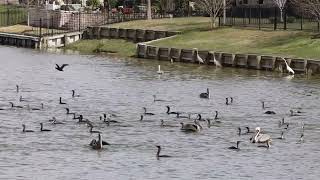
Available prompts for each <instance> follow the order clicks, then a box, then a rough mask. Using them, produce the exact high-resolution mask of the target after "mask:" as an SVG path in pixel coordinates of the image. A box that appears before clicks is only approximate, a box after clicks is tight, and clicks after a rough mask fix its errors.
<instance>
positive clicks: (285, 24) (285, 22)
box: [282, 8, 287, 30]
mask: <svg viewBox="0 0 320 180" xmlns="http://www.w3.org/2000/svg"><path fill="white" fill-rule="evenodd" d="M283 11H284V13H282V15H283V16H284V19H283V21H284V25H283V29H284V30H287V9H286V8H285V9H283Z"/></svg>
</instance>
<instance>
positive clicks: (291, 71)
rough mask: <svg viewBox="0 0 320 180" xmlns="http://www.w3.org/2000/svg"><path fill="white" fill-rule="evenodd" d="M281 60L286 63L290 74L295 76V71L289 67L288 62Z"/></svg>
mask: <svg viewBox="0 0 320 180" xmlns="http://www.w3.org/2000/svg"><path fill="white" fill-rule="evenodd" d="M281 59H282V60H283V61H284V63H285V64H286V68H287V71H288V72H289V74H292V75H294V71H293V69H292V68H291V67H290V66H289V65H288V63H287V61H286V60H285V59H284V58H283V57H281Z"/></svg>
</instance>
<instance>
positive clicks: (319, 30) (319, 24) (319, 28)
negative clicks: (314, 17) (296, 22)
mask: <svg viewBox="0 0 320 180" xmlns="http://www.w3.org/2000/svg"><path fill="white" fill-rule="evenodd" d="M318 32H320V21H319V20H318Z"/></svg>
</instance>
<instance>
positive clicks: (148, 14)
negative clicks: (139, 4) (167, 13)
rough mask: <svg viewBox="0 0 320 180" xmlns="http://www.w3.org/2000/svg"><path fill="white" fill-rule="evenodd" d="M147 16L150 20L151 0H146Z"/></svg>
mask: <svg viewBox="0 0 320 180" xmlns="http://www.w3.org/2000/svg"><path fill="white" fill-rule="evenodd" d="M147 3H148V4H147V18H148V20H151V19H152V16H151V0H148V2H147Z"/></svg>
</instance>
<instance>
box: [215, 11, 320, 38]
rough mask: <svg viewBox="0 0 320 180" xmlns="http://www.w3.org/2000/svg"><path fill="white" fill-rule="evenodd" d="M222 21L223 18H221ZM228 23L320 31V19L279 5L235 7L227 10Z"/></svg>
mask: <svg viewBox="0 0 320 180" xmlns="http://www.w3.org/2000/svg"><path fill="white" fill-rule="evenodd" d="M220 21H221V19H220ZM226 25H230V26H239V27H250V28H256V29H273V30H277V29H283V30H303V31H315V32H320V24H319V21H317V20H315V19H313V18H310V17H308V16H306V15H304V14H302V13H293V12H290V11H289V10H286V9H284V10H283V12H282V17H281V12H280V10H279V8H277V7H268V8H263V7H259V6H258V7H236V8H235V7H234V8H230V9H229V10H228V11H227V19H226Z"/></svg>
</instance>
